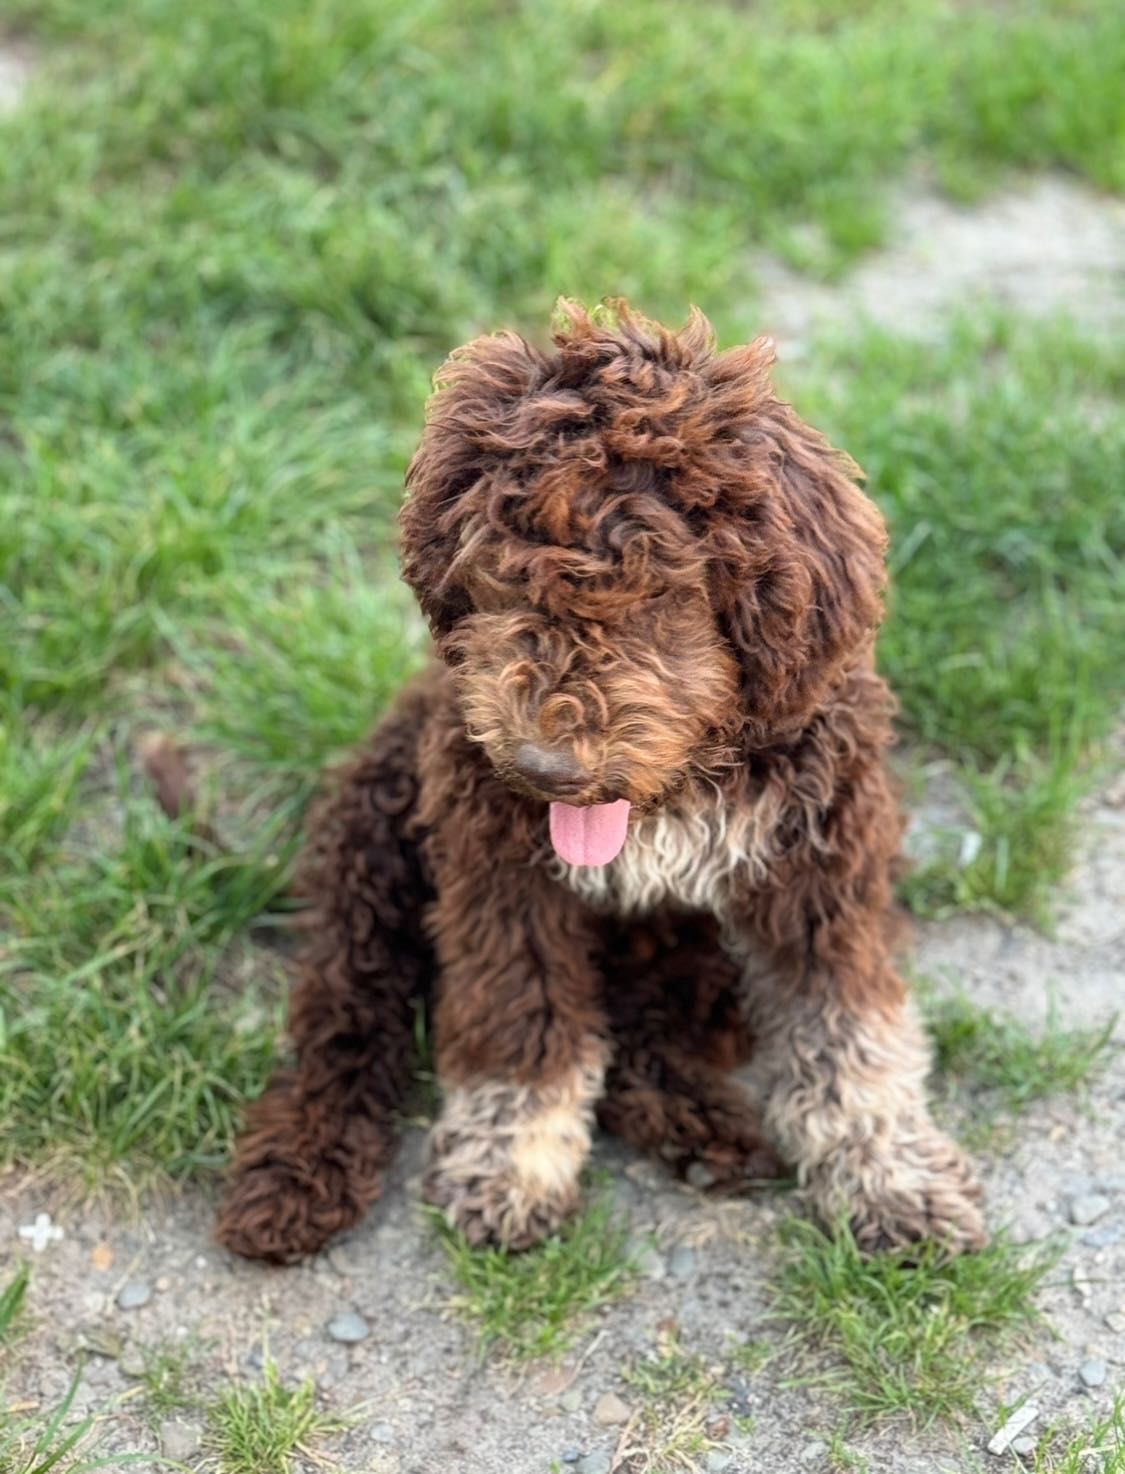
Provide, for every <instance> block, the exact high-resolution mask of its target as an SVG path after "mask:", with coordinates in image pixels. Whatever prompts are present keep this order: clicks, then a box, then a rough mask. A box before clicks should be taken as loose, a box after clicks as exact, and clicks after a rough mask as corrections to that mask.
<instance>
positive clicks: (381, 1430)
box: [370, 1423, 395, 1443]
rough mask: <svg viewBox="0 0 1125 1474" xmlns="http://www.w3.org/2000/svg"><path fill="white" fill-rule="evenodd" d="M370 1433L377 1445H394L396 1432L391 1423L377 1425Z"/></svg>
mask: <svg viewBox="0 0 1125 1474" xmlns="http://www.w3.org/2000/svg"><path fill="white" fill-rule="evenodd" d="M370 1433H371V1437H372V1438H373V1439H374V1440H375V1442H376V1443H394V1441H395V1430H394V1429H393V1428H392V1427H391V1425H390V1424H389V1423H376V1424H375V1426H374V1428H372V1429H371V1430H370Z"/></svg>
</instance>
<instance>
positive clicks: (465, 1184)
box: [422, 1111, 589, 1249]
mask: <svg viewBox="0 0 1125 1474" xmlns="http://www.w3.org/2000/svg"><path fill="white" fill-rule="evenodd" d="M552 1127H553V1128H554V1129H551V1128H552ZM559 1127H560V1122H559V1121H557V1120H556V1121H552V1122H550V1123H547V1122H545V1123H544V1124H543V1126H542V1128H541V1129H538V1130H526V1131H523V1130H519V1129H515V1130H513V1129H511V1125H510V1123H506V1125H505V1126H495V1125H493V1124H491V1123H489V1124H487V1125H484V1124H482V1122H481V1121H480V1120H479V1119H473V1118H472V1117H471V1116H470V1117H465V1116H463V1115H462V1114H461V1113H459V1112H456V1111H454V1112H450V1113H449V1114H448V1115H447V1116H446V1117H445V1118H443V1120H442V1121H440V1122H439V1123H438V1125H437V1126H435V1128H434V1131H433V1134H432V1136H431V1138H430V1164H429V1167H428V1169H427V1171H426V1174H425V1177H424V1178H423V1180H422V1196H423V1197H424V1198H425V1200H426V1201H427V1202H428V1203H431V1204H433V1206H434V1207H436V1208H440V1209H441V1210H442V1212H443V1213H444V1215H445V1219H446V1222H447V1223H449V1224H451V1225H452V1226H453V1227H454V1228H457V1229H459V1230H460V1231H461V1233H463V1234H464V1235H465V1237H466V1238H467V1239H468V1241H469V1242H470V1243H471V1244H473V1245H475V1246H482V1245H485V1244H493V1245H496V1246H498V1247H500V1248H504V1249H530V1248H531V1247H532V1246H533V1245H534V1244H537V1243H539V1242H540V1241H541V1240H542V1239H545V1238H546V1237H547V1236H548V1235H549V1234H551V1233H553V1232H554V1231H555V1230H556V1229H557V1228H559V1227H560V1225H561V1224H563V1223H565V1222H566V1220H567V1219H568V1218H570V1217H571V1216H572V1215H573V1213H574V1212H575V1210H576V1209H577V1207H578V1203H579V1198H580V1193H579V1187H578V1177H579V1172H580V1171H581V1167H582V1162H583V1160H584V1158H585V1155H586V1151H587V1149H588V1146H589V1137H588V1133H587V1132H586V1131H585V1130H584V1129H580V1128H574V1127H563V1129H562V1130H560V1129H559Z"/></svg>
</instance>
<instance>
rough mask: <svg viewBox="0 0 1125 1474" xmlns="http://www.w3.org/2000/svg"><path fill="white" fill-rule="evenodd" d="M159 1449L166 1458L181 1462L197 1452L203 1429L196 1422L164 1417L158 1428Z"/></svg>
mask: <svg viewBox="0 0 1125 1474" xmlns="http://www.w3.org/2000/svg"><path fill="white" fill-rule="evenodd" d="M159 1437H160V1449H161V1452H162V1453H163V1455H164V1457H165V1458H166V1459H175V1460H176V1461H177V1463H183V1461H184V1460H185V1459H190V1458H192V1457H193V1456H194V1455H195V1454H197V1453H198V1452H199V1445H200V1444H201V1443H202V1441H203V1429H202V1428H201V1427H200V1426H199V1424H198V1423H185V1422H182V1421H181V1420H180V1419H179V1418H165V1419H164V1421H163V1422H162V1423H161V1425H160V1429H159Z"/></svg>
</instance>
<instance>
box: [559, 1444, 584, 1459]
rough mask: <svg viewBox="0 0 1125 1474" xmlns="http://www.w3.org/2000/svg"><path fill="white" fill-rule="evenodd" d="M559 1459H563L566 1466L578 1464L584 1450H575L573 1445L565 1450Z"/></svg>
mask: <svg viewBox="0 0 1125 1474" xmlns="http://www.w3.org/2000/svg"><path fill="white" fill-rule="evenodd" d="M559 1457H560V1458H561V1459H562V1461H563V1463H564V1464H577V1463H578V1461H579V1459H580V1458H581V1457H582V1450H581V1449H580V1448H575V1446H574V1445H573V1443H572V1444H570V1445H569V1446H568V1447H567V1448H564V1449H563V1451H562V1453H561V1454H560V1455H559Z"/></svg>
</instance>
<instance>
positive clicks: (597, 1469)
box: [574, 1453, 613, 1474]
mask: <svg viewBox="0 0 1125 1474" xmlns="http://www.w3.org/2000/svg"><path fill="white" fill-rule="evenodd" d="M574 1467H575V1468H576V1469H577V1470H578V1474H609V1471H610V1469H612V1468H613V1455H612V1454H604V1453H597V1454H587V1455H586V1457H585V1458H584V1459H579V1461H578V1463H577V1464H575V1466H574Z"/></svg>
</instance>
